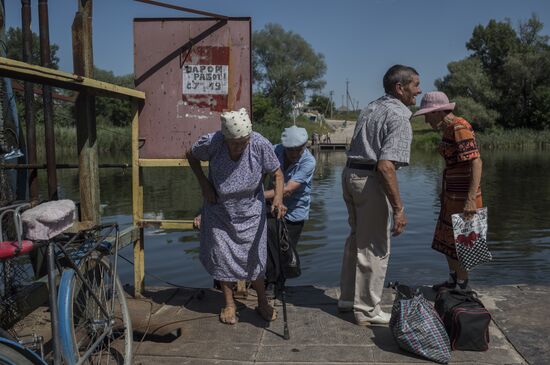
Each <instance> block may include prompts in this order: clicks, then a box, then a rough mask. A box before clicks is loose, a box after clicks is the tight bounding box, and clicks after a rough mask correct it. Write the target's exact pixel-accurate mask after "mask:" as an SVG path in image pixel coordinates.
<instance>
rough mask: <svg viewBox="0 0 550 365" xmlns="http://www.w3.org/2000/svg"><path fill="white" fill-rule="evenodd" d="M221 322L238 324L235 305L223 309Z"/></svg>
mask: <svg viewBox="0 0 550 365" xmlns="http://www.w3.org/2000/svg"><path fill="white" fill-rule="evenodd" d="M220 322H222V323H225V324H231V325H233V324H235V323H237V307H235V306H234V305H229V306H227V307H223V308H222V311H221V312H220Z"/></svg>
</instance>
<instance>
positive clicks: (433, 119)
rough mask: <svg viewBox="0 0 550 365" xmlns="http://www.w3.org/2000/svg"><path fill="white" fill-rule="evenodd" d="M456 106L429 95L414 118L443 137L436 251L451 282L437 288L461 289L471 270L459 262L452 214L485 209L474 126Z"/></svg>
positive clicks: (443, 97)
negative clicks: (456, 112)
mask: <svg viewBox="0 0 550 365" xmlns="http://www.w3.org/2000/svg"><path fill="white" fill-rule="evenodd" d="M454 108H455V103H450V102H449V98H448V97H447V95H445V94H444V93H442V92H440V91H434V92H429V93H427V94H426V95H424V97H423V98H422V102H421V103H420V110H418V111H417V112H416V113H415V114H414V116H417V115H424V118H425V120H426V123H428V124H429V125H430V126H431V127H432V128H433V129H434V130H437V131H439V132H440V133H441V134H442V139H441V142H440V144H439V149H438V150H439V153H440V154H441V156H443V158H444V159H445V170H443V186H442V189H441V195H440V199H441V210H440V212H439V218H438V219H437V224H436V227H435V234H434V238H433V242H432V248H433V249H434V250H436V251H439V252H441V253H443V254H444V255H445V256H446V258H447V264H448V266H449V279H448V280H447V281H445V282H443V283H440V284H436V285H434V286H433V289H434V290H436V291H437V290H439V289H442V288H448V289H455V288H456V287H457V286H458V287H459V288H460V289H466V288H467V287H468V271H466V270H465V269H464V268H462V266H460V264H459V263H458V260H457V255H456V248H455V240H454V236H453V227H452V221H451V215H452V214H455V213H464V216H465V217H466V218H471V217H472V216H473V215H474V214H475V212H476V209H477V208H481V207H482V198H481V188H480V181H481V172H482V162H481V157H480V153H479V149H478V146H477V143H476V138H475V133H474V130H473V129H472V126H471V125H470V123H468V122H467V121H466V120H465V119H463V118H460V117H457V116H456V115H454V114H453V113H452V111H453V110H454Z"/></svg>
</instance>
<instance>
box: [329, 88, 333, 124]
mask: <svg viewBox="0 0 550 365" xmlns="http://www.w3.org/2000/svg"><path fill="white" fill-rule="evenodd" d="M332 95H334V91H332V90H330V92H329V99H330V101H329V103H330V119H332Z"/></svg>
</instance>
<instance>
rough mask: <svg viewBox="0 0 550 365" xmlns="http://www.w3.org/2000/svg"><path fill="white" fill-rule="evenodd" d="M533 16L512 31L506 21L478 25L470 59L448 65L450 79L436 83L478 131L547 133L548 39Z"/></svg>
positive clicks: (536, 18)
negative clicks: (519, 129)
mask: <svg viewBox="0 0 550 365" xmlns="http://www.w3.org/2000/svg"><path fill="white" fill-rule="evenodd" d="M543 27H544V26H543V24H542V22H541V21H540V20H539V19H538V17H537V16H536V15H533V16H532V17H531V18H530V19H529V20H527V21H525V22H521V23H520V24H519V27H518V30H517V31H516V30H515V29H514V28H513V27H512V26H511V24H510V21H509V20H505V21H504V22H498V21H496V20H490V21H489V23H488V24H487V25H486V26H482V25H478V26H476V27H475V28H474V30H473V32H472V37H471V39H470V40H469V41H468V43H467V44H466V47H467V48H468V49H469V50H471V51H472V53H473V54H472V55H471V56H470V57H468V58H466V59H464V60H461V61H458V62H451V63H450V64H449V65H448V68H449V74H448V75H447V76H445V77H444V78H443V79H440V80H437V81H436V86H437V87H438V89H440V90H442V91H444V92H446V93H447V94H448V95H449V97H450V98H451V99H455V100H457V98H461V99H460V100H461V103H464V104H465V105H460V104H459V105H458V108H459V110H460V109H462V111H463V112H464V113H465V115H464V116H465V117H467V118H468V117H470V118H475V119H476V120H477V121H476V122H475V123H476V124H477V126H478V127H480V128H488V127H491V126H492V125H494V124H496V125H499V126H502V127H507V128H517V127H522V128H535V129H543V128H548V127H549V122H548V116H549V112H548V110H547V107H546V106H547V105H549V104H550V95H549V94H550V93H549V90H548V88H549V86H548V85H550V46H549V44H548V42H549V37H548V36H546V35H542V34H541V32H542V30H543Z"/></svg>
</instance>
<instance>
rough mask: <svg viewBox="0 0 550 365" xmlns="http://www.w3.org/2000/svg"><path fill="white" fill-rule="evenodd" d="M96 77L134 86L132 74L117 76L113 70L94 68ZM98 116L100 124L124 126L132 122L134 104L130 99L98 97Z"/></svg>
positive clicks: (126, 85) (100, 79)
mask: <svg viewBox="0 0 550 365" xmlns="http://www.w3.org/2000/svg"><path fill="white" fill-rule="evenodd" d="M94 78H95V79H97V80H99V81H104V82H108V83H111V84H115V85H119V86H124V87H129V88H132V89H133V88H134V76H133V75H132V74H129V75H124V76H115V75H114V74H113V72H112V71H106V70H102V69H100V68H97V67H95V68H94ZM95 109H96V118H97V123H98V124H99V125H114V126H118V127H123V126H127V125H130V123H131V122H132V119H131V118H132V106H131V104H130V102H129V101H127V100H121V99H113V98H106V97H97V98H96V108H95Z"/></svg>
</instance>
